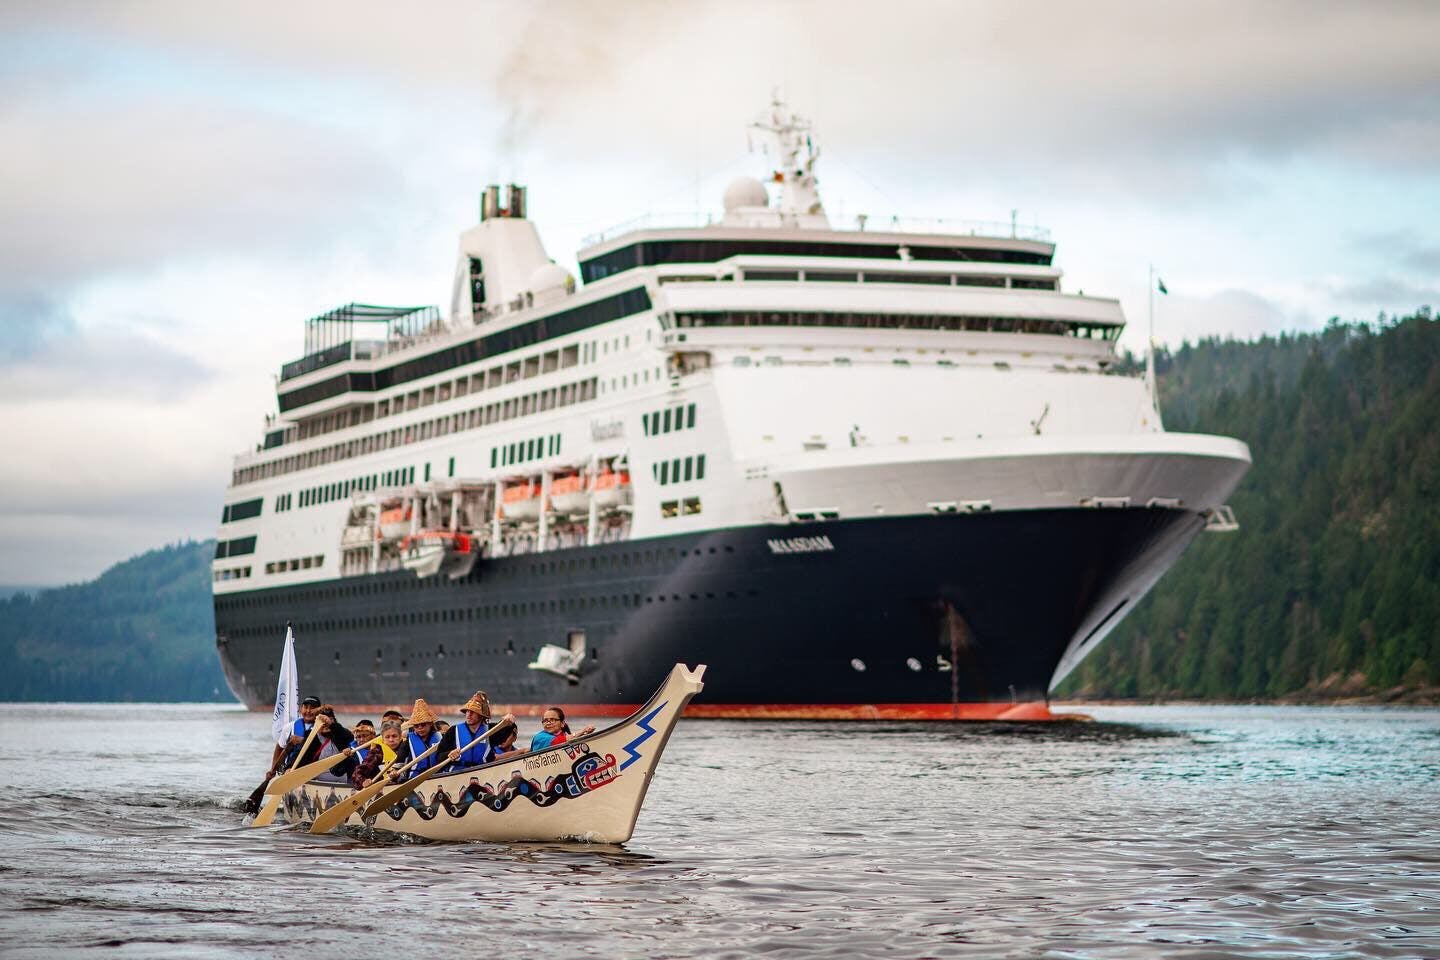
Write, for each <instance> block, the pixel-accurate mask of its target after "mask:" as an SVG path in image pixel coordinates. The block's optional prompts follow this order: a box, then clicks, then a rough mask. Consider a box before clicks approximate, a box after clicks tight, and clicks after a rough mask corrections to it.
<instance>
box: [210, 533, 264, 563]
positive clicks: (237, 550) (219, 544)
mask: <svg viewBox="0 0 1440 960" xmlns="http://www.w3.org/2000/svg"><path fill="white" fill-rule="evenodd" d="M254 552H255V538H254V537H237V538H235V539H234V540H217V541H215V559H216V560H224V559H225V558H226V557H243V556H246V555H248V554H251V553H254Z"/></svg>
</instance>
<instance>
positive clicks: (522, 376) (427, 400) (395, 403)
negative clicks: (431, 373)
mask: <svg viewBox="0 0 1440 960" xmlns="http://www.w3.org/2000/svg"><path fill="white" fill-rule="evenodd" d="M626 340H627V341H628V340H629V338H628V337H627V338H626ZM591 346H592V345H591V344H588V343H584V344H576V345H575V346H571V347H566V348H565V349H564V350H551V351H550V352H548V353H545V354H537V355H536V356H533V357H526V358H524V359H523V360H512V361H511V362H510V363H505V364H500V365H499V366H495V367H491V368H490V369H489V370H482V371H480V372H479V373H475V374H471V375H470V376H467V377H460V378H459V379H457V380H454V381H447V382H446V383H441V384H437V385H435V386H433V387H426V388H425V389H423V390H411V391H410V392H409V393H399V394H396V395H395V396H393V397H386V398H385V399H384V400H377V401H376V402H375V403H373V404H371V405H369V406H366V407H359V408H356V409H352V410H342V411H339V412H336V413H327V414H324V415H322V416H319V417H311V418H308V419H305V420H302V421H301V422H300V424H299V425H298V426H297V427H296V431H295V436H294V438H293V439H291V440H290V441H288V442H294V441H296V440H305V439H308V438H309V437H315V436H319V435H321V434H324V433H331V432H332V431H335V430H344V429H346V428H347V427H353V426H358V425H359V424H362V423H369V422H370V421H372V420H379V419H381V418H382V417H389V416H395V415H397V414H401V413H405V412H406V411H408V410H418V409H420V408H421V407H428V406H430V405H431V404H435V403H444V402H446V401H447V400H451V399H458V398H459V397H463V396H466V395H468V394H471V393H480V392H481V391H482V390H494V389H496V388H497V387H503V386H505V385H506V384H509V383H515V382H516V381H517V380H528V379H530V378H531V377H538V376H540V375H541V374H544V373H552V372H554V371H556V370H564V369H567V368H569V367H573V366H576V365H577V364H580V363H584V362H586V360H585V359H582V357H581V348H582V347H584V348H586V353H587V355H588V353H589V348H590V347H591Z"/></svg>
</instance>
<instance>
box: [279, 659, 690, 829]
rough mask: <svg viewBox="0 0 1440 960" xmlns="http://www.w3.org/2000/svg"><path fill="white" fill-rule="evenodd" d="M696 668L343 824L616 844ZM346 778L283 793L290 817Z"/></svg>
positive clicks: (312, 810)
mask: <svg viewBox="0 0 1440 960" xmlns="http://www.w3.org/2000/svg"><path fill="white" fill-rule="evenodd" d="M704 674H705V667H704V666H703V665H701V666H698V667H696V668H695V669H694V670H690V669H688V668H687V667H685V666H684V665H683V664H678V663H677V664H676V665H675V667H674V669H672V670H671V671H670V675H669V676H668V677H667V678H666V679H665V682H664V684H662V685H661V687H660V689H659V690H657V691H656V692H655V694H654V696H652V697H651V698H650V699H649V700H648V701H646V703H645V705H644V706H642V707H641V708H640V709H639V710H637V711H635V713H633V714H631V715H630V716H629V717H627V718H626V719H624V720H622V721H620V722H619V723H617V724H615V725H613V726H609V727H606V728H604V729H603V730H598V731H596V732H595V733H592V734H590V735H589V736H587V737H576V738H574V739H572V740H571V741H569V742H568V743H563V744H560V745H559V746H555V747H549V748H547V749H544V750H536V751H533V752H527V753H522V754H515V755H513V756H509V757H505V758H503V759H501V760H497V761H494V762H492V763H488V764H484V765H482V766H478V767H465V768H457V769H454V770H453V771H446V772H445V773H443V774H437V775H436V776H434V777H432V778H431V779H429V780H428V781H426V782H425V783H424V784H423V785H421V786H420V787H419V788H418V789H417V790H416V791H415V792H414V793H413V794H411V796H410V797H409V798H408V799H407V800H406V801H404V802H402V803H398V804H395V805H394V806H392V807H390V808H389V809H388V810H383V811H380V812H379V813H378V814H377V815H376V816H373V817H370V818H368V819H365V820H362V819H361V818H360V814H359V813H354V814H351V815H350V817H349V818H347V819H346V820H345V821H344V825H346V826H370V827H373V828H374V829H376V830H387V831H392V832H395V833H404V834H410V835H413V836H419V837H425V838H427V839H431V840H493V841H509V840H568V839H577V840H588V841H593V842H597V843H624V842H625V841H626V840H629V839H630V836H631V834H632V833H634V831H635V821H636V819H637V818H638V817H639V816H640V805H641V804H642V803H643V802H644V800H645V792H646V790H647V789H648V788H649V786H650V778H651V776H653V775H654V772H655V765H656V764H657V763H659V761H660V754H661V752H662V751H663V750H664V749H665V744H666V742H667V741H668V740H669V739H670V733H671V731H672V730H674V728H675V724H676V722H677V721H679V719H680V714H681V712H682V711H683V710H684V709H685V705H686V704H687V703H689V702H690V698H691V697H693V696H695V695H696V694H697V693H699V692H700V691H701V690H702V689H704V684H703V683H702V682H701V679H702V678H703V676H704ZM354 792H355V791H354V790H352V789H351V788H350V786H349V785H348V784H340V783H335V782H328V781H324V780H311V781H309V782H307V783H305V784H303V785H301V786H299V787H296V788H295V789H294V790H293V791H292V792H290V793H289V794H287V795H286V797H285V816H286V819H287V820H288V821H289V822H290V823H308V822H311V821H313V820H314V819H315V817H317V816H319V814H320V813H322V812H323V811H325V810H326V809H328V808H330V807H331V806H333V805H335V804H336V803H339V802H341V801H342V800H344V799H346V798H347V797H349V796H351V795H353V794H354Z"/></svg>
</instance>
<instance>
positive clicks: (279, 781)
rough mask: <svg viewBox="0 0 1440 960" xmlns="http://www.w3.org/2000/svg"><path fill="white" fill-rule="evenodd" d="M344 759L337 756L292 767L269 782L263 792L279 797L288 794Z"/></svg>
mask: <svg viewBox="0 0 1440 960" xmlns="http://www.w3.org/2000/svg"><path fill="white" fill-rule="evenodd" d="M344 759H345V757H344V756H343V755H340V754H337V755H335V756H332V757H326V758H325V759H323V760H316V761H314V762H313V763H307V764H305V766H303V767H294V768H292V769H290V770H287V771H286V772H285V773H282V774H280V776H278V777H276V778H275V779H274V780H271V781H270V784H269V785H268V786H267V787H266V788H265V792H266V793H271V794H281V795H283V794H286V793H289V792H290V791H291V790H294V789H295V788H296V787H298V786H300V784H302V783H304V782H305V781H306V780H309V779H310V778H311V777H315V776H319V775H320V774H322V773H325V772H327V771H328V770H329V769H330V768H331V767H333V766H335V765H336V764H337V763H339V762H340V761H341V760H344Z"/></svg>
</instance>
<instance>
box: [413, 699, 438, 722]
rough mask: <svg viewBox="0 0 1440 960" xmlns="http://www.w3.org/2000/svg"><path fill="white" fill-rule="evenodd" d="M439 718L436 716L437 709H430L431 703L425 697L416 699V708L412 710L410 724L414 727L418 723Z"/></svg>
mask: <svg viewBox="0 0 1440 960" xmlns="http://www.w3.org/2000/svg"><path fill="white" fill-rule="evenodd" d="M439 719H440V718H439V717H437V716H435V711H434V710H431V709H430V704H428V703H426V702H425V698H424V697H421V698H420V699H419V700H416V701H415V709H414V710H412V711H411V712H410V725H411V726H412V727H413V726H414V725H415V724H417V723H434V722H435V721H436V720H439Z"/></svg>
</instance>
